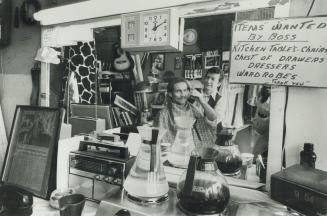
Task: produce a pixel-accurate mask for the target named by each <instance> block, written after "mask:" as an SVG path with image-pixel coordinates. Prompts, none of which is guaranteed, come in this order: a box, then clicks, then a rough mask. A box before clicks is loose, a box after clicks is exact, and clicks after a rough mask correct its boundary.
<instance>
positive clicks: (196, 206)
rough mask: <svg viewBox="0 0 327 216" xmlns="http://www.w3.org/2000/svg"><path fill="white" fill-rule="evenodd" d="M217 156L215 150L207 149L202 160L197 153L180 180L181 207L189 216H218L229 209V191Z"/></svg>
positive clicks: (178, 191) (178, 188)
mask: <svg viewBox="0 0 327 216" xmlns="http://www.w3.org/2000/svg"><path fill="white" fill-rule="evenodd" d="M203 153H204V154H203ZM208 153H211V155H210V154H208ZM217 154H218V152H217V151H216V150H214V149H206V150H205V151H204V152H202V156H200V155H199V154H198V153H196V154H193V155H191V157H190V161H189V164H188V168H187V170H186V171H185V172H184V173H183V174H182V175H181V177H180V180H179V182H178V184H177V198H178V199H179V204H178V205H179V207H180V208H181V209H182V210H183V211H184V212H185V213H187V214H188V215H194V214H197V215H208V214H219V213H222V212H223V211H224V210H225V208H226V207H227V205H228V202H229V199H230V192H229V187H228V184H227V181H226V179H225V178H224V176H223V175H222V174H221V173H220V172H219V170H218V169H217V165H216V163H215V159H214V157H215V155H217ZM208 155H209V156H208Z"/></svg>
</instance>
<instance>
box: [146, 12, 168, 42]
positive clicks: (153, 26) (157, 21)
mask: <svg viewBox="0 0 327 216" xmlns="http://www.w3.org/2000/svg"><path fill="white" fill-rule="evenodd" d="M168 34H169V14H168V13H157V14H150V15H144V16H143V43H165V42H167V41H168Z"/></svg>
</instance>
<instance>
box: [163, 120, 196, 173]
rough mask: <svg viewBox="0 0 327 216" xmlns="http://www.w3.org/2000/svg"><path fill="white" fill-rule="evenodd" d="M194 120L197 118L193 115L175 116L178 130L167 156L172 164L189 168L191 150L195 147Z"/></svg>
mask: <svg viewBox="0 0 327 216" xmlns="http://www.w3.org/2000/svg"><path fill="white" fill-rule="evenodd" d="M194 122H195V119H194V118H191V117H175V124H176V128H177V132H176V136H175V140H174V143H173V144H172V146H171V148H170V151H169V153H168V157H167V159H168V161H169V163H170V164H171V165H172V166H175V167H179V168H187V165H188V162H189V159H190V155H191V152H192V151H193V150H194V148H195V145H194V141H193V135H192V128H193V124H194Z"/></svg>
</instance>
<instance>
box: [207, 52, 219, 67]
mask: <svg viewBox="0 0 327 216" xmlns="http://www.w3.org/2000/svg"><path fill="white" fill-rule="evenodd" d="M204 66H205V69H209V68H212V67H219V66H220V55H209V56H205V57H204Z"/></svg>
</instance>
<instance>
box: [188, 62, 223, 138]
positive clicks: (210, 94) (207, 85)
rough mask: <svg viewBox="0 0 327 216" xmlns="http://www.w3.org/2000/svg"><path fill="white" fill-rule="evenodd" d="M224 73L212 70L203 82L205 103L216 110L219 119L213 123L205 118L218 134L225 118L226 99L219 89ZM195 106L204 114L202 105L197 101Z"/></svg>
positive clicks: (215, 69) (217, 69) (216, 69)
mask: <svg viewBox="0 0 327 216" xmlns="http://www.w3.org/2000/svg"><path fill="white" fill-rule="evenodd" d="M222 76H223V72H222V71H221V70H220V69H219V68H210V69H209V70H208V71H207V73H206V75H205V77H204V78H203V80H202V83H203V91H202V94H203V101H204V102H205V103H206V104H208V105H209V106H210V107H211V108H212V109H214V111H215V114H216V116H217V118H215V119H214V120H213V121H211V120H210V119H209V118H207V116H206V115H205V116H206V118H205V120H206V122H207V124H208V125H210V126H211V129H212V132H213V133H214V134H216V128H217V126H218V130H220V129H222V122H223V120H224V116H225V106H226V105H225V104H226V103H225V98H224V97H222V96H221V95H220V94H219V92H218V87H220V84H221V78H222ZM194 105H195V106H196V107H197V108H198V109H199V110H200V111H201V112H202V113H203V112H204V110H203V109H202V105H201V104H199V103H198V102H197V101H196V102H195V103H194Z"/></svg>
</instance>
